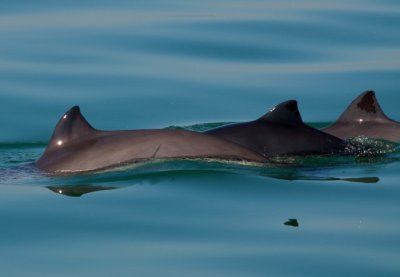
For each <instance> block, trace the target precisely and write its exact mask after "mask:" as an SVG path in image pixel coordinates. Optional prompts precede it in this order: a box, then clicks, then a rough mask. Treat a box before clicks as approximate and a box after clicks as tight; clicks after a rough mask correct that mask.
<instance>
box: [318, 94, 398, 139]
mask: <svg viewBox="0 0 400 277" xmlns="http://www.w3.org/2000/svg"><path fill="white" fill-rule="evenodd" d="M321 130H322V131H324V132H326V133H329V134H331V135H334V136H337V137H339V138H342V139H349V138H354V137H358V136H366V137H369V138H373V139H384V140H388V141H392V142H399V141H400V123H399V122H396V121H394V120H392V119H390V118H389V117H387V116H386V115H385V113H384V112H383V111H382V109H381V106H380V105H379V103H378V100H377V99H376V97H375V92H374V91H372V90H368V91H365V92H363V93H361V94H360V95H359V96H358V97H357V98H356V99H354V100H353V101H352V102H351V104H350V105H349V106H348V107H347V109H346V110H345V111H344V112H343V113H342V114H341V115H340V116H339V118H338V119H337V120H336V122H335V123H333V124H332V125H330V126H328V127H326V128H323V129H321Z"/></svg>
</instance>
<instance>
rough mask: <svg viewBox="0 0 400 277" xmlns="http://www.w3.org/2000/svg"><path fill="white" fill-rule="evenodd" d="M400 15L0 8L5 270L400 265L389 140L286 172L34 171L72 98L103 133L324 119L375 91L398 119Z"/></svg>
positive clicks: (304, 272)
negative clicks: (277, 115) (276, 116)
mask: <svg viewBox="0 0 400 277" xmlns="http://www.w3.org/2000/svg"><path fill="white" fill-rule="evenodd" d="M399 26H400V3H398V2H397V1H389V0H385V1H379V2H377V1H357V0H351V1H343V0H339V1H334V2H333V1H330V2H326V1H311V0H307V1H295V2H294V1H279V2H276V1H254V0H251V1H235V0H234V1H224V0H222V1H208V0H206V1H201V2H199V1H178V0H175V1H159V0H151V1H134V2H132V1H123V0H120V1H96V4H93V2H91V1H68V3H67V2H65V1H34V2H31V1H2V2H1V3H0V111H1V116H0V220H1V228H0V257H1V258H0V275H1V276H88V275H89V276H91V275H93V276H133V275H136V276H360V275H364V276H399V275H400V264H399V260H400V250H399V248H400V222H399V220H398V218H399V214H400V202H399V199H400V186H399V182H398V180H399V177H400V174H399V172H400V171H399V170H400V161H399V158H400V150H399V148H398V145H393V144H386V143H384V142H380V144H379V147H381V148H382V149H383V150H384V151H385V153H386V154H385V155H382V156H379V157H375V158H370V157H306V158H298V157H294V158H292V159H289V160H285V161H284V162H285V166H281V163H277V164H275V165H274V164H272V165H265V166H254V165H247V164H234V163H221V162H216V161H168V162H166V161H164V162H162V161H155V162H152V163H147V164H143V165H137V166H133V167H129V168H125V169H122V170H117V171H112V172H105V173H99V174H92V175H82V176H74V177H67V176H64V177H54V176H46V175H44V174H43V173H42V172H40V171H38V170H35V168H34V167H32V165H31V164H32V162H34V161H35V160H36V159H37V158H38V157H39V156H40V155H41V153H42V151H43V150H44V147H45V145H46V142H47V140H48V139H49V137H50V135H51V133H52V131H53V128H54V126H55V124H56V122H57V120H58V119H59V117H60V116H61V115H62V114H63V113H64V112H65V111H66V110H67V109H69V108H70V106H72V105H80V106H81V110H82V112H83V114H84V115H85V116H86V118H87V119H88V120H89V121H90V123H91V124H92V125H93V126H95V127H97V128H100V129H137V128H165V127H169V126H175V127H176V126H178V127H185V128H188V129H195V130H202V129H206V128H208V127H210V126H213V124H214V122H236V121H245V120H251V119H254V118H257V117H259V116H261V115H262V114H264V113H265V112H266V111H268V110H269V109H270V108H271V107H273V106H274V105H276V104H278V103H280V102H282V101H285V100H288V99H296V100H298V102H299V108H300V110H301V113H302V117H303V119H304V120H305V121H306V122H309V123H311V124H316V125H318V126H320V122H332V121H334V120H335V119H336V118H337V117H338V115H339V114H340V113H341V112H342V111H343V109H344V108H345V107H346V106H347V105H348V104H349V102H350V101H351V100H352V99H353V98H355V97H356V96H357V95H358V94H359V93H360V92H362V91H364V90H367V89H374V90H375V91H376V92H377V97H378V99H379V101H380V103H381V106H382V108H383V109H384V111H385V112H386V114H387V115H389V116H390V117H391V118H394V119H397V120H400V110H399V109H398V107H397V105H398V102H399V94H398V88H399V87H400V31H399ZM278 162H282V161H278ZM296 225H298V226H296Z"/></svg>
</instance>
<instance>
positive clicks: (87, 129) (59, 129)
mask: <svg viewBox="0 0 400 277" xmlns="http://www.w3.org/2000/svg"><path fill="white" fill-rule="evenodd" d="M94 132H96V130H95V129H94V128H93V127H92V126H91V125H90V124H89V123H88V122H87V120H86V119H85V118H84V117H83V115H82V114H81V112H80V109H79V107H78V106H74V107H72V108H71V109H69V110H68V111H67V112H66V113H65V114H64V115H63V116H62V117H61V119H60V120H59V121H58V123H57V125H56V128H55V129H54V132H53V135H52V137H51V140H50V142H49V145H48V148H51V147H60V146H64V145H65V144H67V143H69V142H71V141H74V140H76V139H79V138H83V137H86V136H88V135H91V134H93V133H94Z"/></svg>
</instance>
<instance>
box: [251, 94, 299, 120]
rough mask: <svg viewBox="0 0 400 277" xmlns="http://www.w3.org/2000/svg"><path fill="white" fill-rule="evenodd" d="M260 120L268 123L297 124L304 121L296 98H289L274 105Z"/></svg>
mask: <svg viewBox="0 0 400 277" xmlns="http://www.w3.org/2000/svg"><path fill="white" fill-rule="evenodd" d="M258 120H260V121H263V122H268V123H282V124H289V125H295V124H300V123H303V120H302V119H301V115H300V112H299V109H298V107H297V101H296V100H289V101H285V102H282V103H280V104H279V105H277V106H275V107H273V108H272V109H271V110H270V111H269V112H268V113H266V114H265V115H263V116H262V117H260V118H259V119H258Z"/></svg>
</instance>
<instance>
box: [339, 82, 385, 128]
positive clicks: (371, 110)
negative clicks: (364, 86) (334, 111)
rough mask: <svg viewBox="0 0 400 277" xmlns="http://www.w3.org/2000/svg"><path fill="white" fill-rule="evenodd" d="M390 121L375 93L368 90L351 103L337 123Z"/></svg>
mask: <svg viewBox="0 0 400 277" xmlns="http://www.w3.org/2000/svg"><path fill="white" fill-rule="evenodd" d="M386 120H390V119H389V118H388V117H387V116H386V115H385V114H384V112H383V111H382V109H381V106H380V105H379V103H378V101H377V100H376V97H375V92H374V91H372V90H367V91H364V92H363V93H361V94H360V95H359V96H358V97H357V98H356V99H354V100H353V102H351V104H350V105H349V106H348V107H347V109H346V110H345V111H344V112H343V113H342V114H341V115H340V116H339V118H338V120H337V121H336V122H341V123H346V122H364V121H386Z"/></svg>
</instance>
